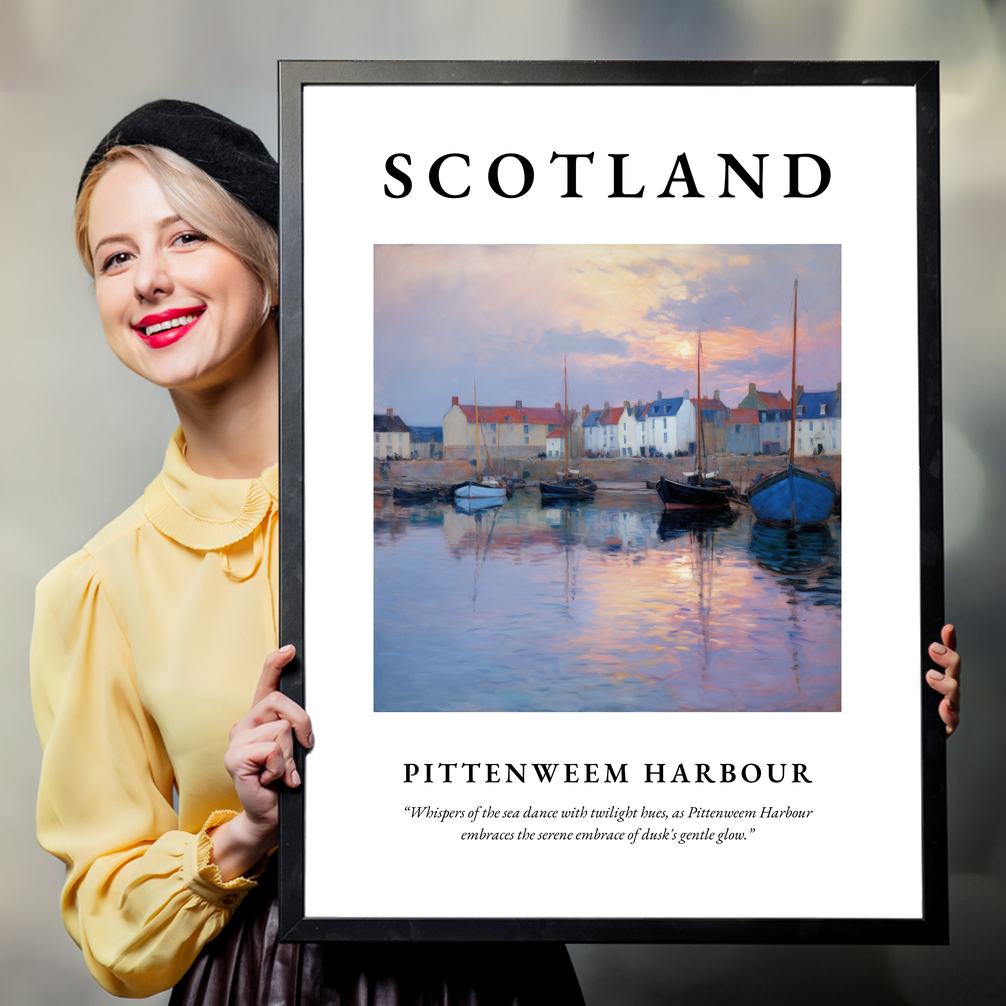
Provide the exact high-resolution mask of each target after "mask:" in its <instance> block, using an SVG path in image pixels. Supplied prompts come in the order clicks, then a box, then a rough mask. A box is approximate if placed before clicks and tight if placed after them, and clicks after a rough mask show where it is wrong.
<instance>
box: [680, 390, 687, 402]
mask: <svg viewBox="0 0 1006 1006" xmlns="http://www.w3.org/2000/svg"><path fill="white" fill-rule="evenodd" d="M681 397H682V398H683V399H684V400H685V401H686V402H687V401H688V389H687V388H685V390H684V394H682V396H681Z"/></svg>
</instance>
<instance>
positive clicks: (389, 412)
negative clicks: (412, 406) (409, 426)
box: [385, 409, 395, 419]
mask: <svg viewBox="0 0 1006 1006" xmlns="http://www.w3.org/2000/svg"><path fill="white" fill-rule="evenodd" d="M385 411H386V412H387V413H388V415H389V416H391V418H392V419H394V418H395V410H394V409H387V410H385Z"/></svg>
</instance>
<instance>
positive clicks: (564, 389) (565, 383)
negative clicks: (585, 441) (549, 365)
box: [562, 356, 569, 475]
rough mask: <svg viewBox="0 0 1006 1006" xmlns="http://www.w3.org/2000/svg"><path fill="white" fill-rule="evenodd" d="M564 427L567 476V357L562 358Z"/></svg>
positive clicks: (567, 472) (567, 471)
mask: <svg viewBox="0 0 1006 1006" xmlns="http://www.w3.org/2000/svg"><path fill="white" fill-rule="evenodd" d="M562 425H563V429H564V431H565V439H566V447H565V449H566V474H567V475H568V474H569V384H568V382H567V380H566V357H565V356H564V357H563V358H562Z"/></svg>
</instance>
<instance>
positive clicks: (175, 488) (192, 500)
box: [143, 427, 279, 552]
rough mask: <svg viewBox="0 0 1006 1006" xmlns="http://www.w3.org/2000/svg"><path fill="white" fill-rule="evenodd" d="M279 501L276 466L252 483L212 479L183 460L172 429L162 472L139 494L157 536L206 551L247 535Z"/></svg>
mask: <svg viewBox="0 0 1006 1006" xmlns="http://www.w3.org/2000/svg"><path fill="white" fill-rule="evenodd" d="M278 500H279V466H278V465H273V466H272V467H271V468H267V469H266V470H265V471H264V472H263V473H262V474H261V475H260V476H259V477H258V478H257V479H213V478H209V477H208V476H206V475H198V474H196V472H194V471H193V470H192V469H191V468H190V467H189V465H188V462H187V461H186V460H185V438H184V436H183V435H182V430H181V427H179V428H178V429H177V430H175V432H174V434H173V435H172V437H171V442H170V443H169V444H168V450H167V453H166V454H165V456H164V468H163V469H162V470H161V473H160V475H158V476H157V478H156V479H154V481H153V482H151V483H150V485H149V486H148V487H147V491H146V492H145V493H144V494H143V512H144V514H146V517H147V519H148V520H149V521H150V523H151V524H153V525H154V527H156V528H157V530H158V531H160V532H161V533H162V534H165V535H167V536H168V537H169V538H172V539H173V540H174V541H177V542H178V543H179V544H180V545H184V546H185V547H186V548H191V549H195V550H197V551H200V552H211V551H216V550H217V549H223V548H227V547H228V546H229V545H233V544H234V543H235V542H238V541H241V539H242V538H246V537H247V536H248V535H249V534H251V533H252V532H253V531H254V530H255V529H256V528H257V527H258V526H259V525H260V524H261V523H262V519H263V518H264V517H265V516H266V514H267V513H268V512H269V510H270V508H273V509H275V508H276V506H277V503H278Z"/></svg>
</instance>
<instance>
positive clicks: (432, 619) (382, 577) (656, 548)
mask: <svg viewBox="0 0 1006 1006" xmlns="http://www.w3.org/2000/svg"><path fill="white" fill-rule="evenodd" d="M840 527H841V525H840V522H839V521H837V520H835V521H832V522H831V523H830V524H829V525H827V526H825V527H822V528H818V529H815V530H814V531H811V532H806V531H803V532H797V533H795V532H791V531H790V532H787V531H785V530H783V529H776V528H766V527H764V526H762V525H758V524H757V523H756V522H755V521H754V520H753V519H752V518H751V516H750V514H749V513H747V512H744V511H741V512H734V511H727V512H723V511H718V512H714V513H701V512H696V513H692V514H688V513H687V512H685V511H680V512H677V513H673V514H664V513H663V512H662V511H661V508H660V504H659V500H657V498H656V496H655V494H654V495H653V496H651V495H649V494H615V493H605V494H599V495H598V497H597V499H596V500H595V501H594V502H592V503H586V504H584V503H562V504H551V503H550V504H548V505H542V504H541V502H540V500H539V498H538V497H537V494H535V493H531V492H525V493H521V492H516V493H515V494H514V496H513V497H512V498H511V499H510V500H507V501H506V502H505V503H504V504H503V505H502V506H494V507H491V508H487V509H484V510H476V511H474V512H467V511H465V510H462V509H461V508H459V507H457V506H455V505H452V504H449V503H448V504H444V503H434V502H431V503H420V504H409V505H402V504H401V503H400V502H392V501H391V500H388V499H386V498H385V499H380V500H379V501H378V502H377V503H375V546H376V547H375V560H374V561H375V628H374V646H375V650H374V655H375V671H374V684H375V706H376V708H377V709H382V710H454V709H458V710H460V709H465V710H477V709H487V710H488V709H492V710H506V709H512V710H531V709H541V710H604V709H608V710H632V709H647V710H814V709H838V708H840V614H841V608H840V599H841V592H840V577H841V563H840V554H841V551H840V549H841V545H840Z"/></svg>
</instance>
